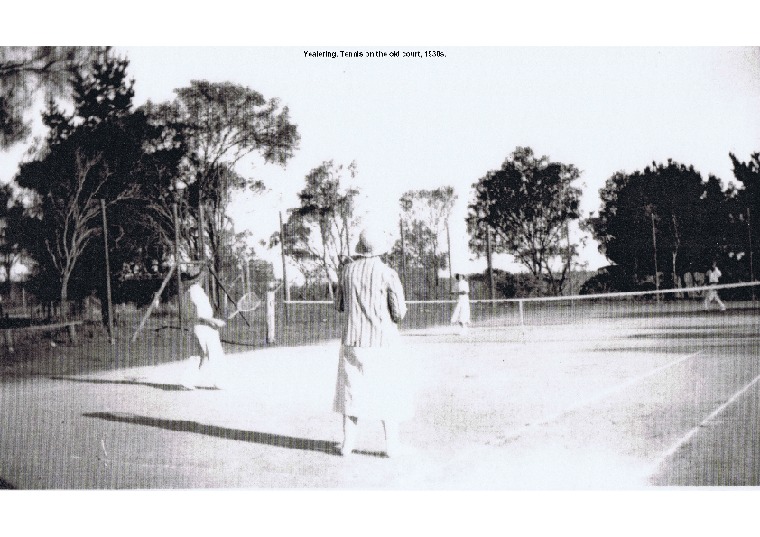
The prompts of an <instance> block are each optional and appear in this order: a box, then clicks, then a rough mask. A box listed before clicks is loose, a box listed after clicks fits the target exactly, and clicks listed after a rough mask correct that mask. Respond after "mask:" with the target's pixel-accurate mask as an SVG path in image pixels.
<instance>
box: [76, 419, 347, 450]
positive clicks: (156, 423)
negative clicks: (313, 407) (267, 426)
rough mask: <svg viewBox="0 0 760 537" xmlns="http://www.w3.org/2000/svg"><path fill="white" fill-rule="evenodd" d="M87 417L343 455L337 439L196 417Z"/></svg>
mask: <svg viewBox="0 0 760 537" xmlns="http://www.w3.org/2000/svg"><path fill="white" fill-rule="evenodd" d="M82 416H84V417H86V418H98V419H102V420H106V421H114V422H117V423H134V424H136V425H147V426H149V427H157V428H159V429H166V430H168V431H174V432H180V431H182V432H188V433H196V434H204V435H207V436H214V437H217V438H225V439H227V440H239V441H242V442H252V443H254V444H263V445H267V446H272V447H281V448H287V449H298V450H302V451H316V452H320V453H326V454H328V455H336V456H339V455H340V451H338V445H337V443H336V442H330V441H327V440H312V439H308V438H296V437H292V436H283V435H278V434H271V433H261V432H257V431H243V430H240V429H229V428H227V427H219V426H217V425H205V424H203V423H198V422H196V421H189V420H166V419H160V418H151V417H148V416H136V415H134V414H115V413H112V412H88V413H85V414H82Z"/></svg>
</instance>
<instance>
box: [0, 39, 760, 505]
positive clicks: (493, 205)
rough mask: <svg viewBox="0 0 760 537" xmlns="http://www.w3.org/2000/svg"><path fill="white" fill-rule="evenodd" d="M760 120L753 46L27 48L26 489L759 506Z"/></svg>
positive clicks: (7, 234)
mask: <svg viewBox="0 0 760 537" xmlns="http://www.w3.org/2000/svg"><path fill="white" fill-rule="evenodd" d="M42 41H44V42H47V40H41V42H42ZM758 117H760V48H758V47H752V46H665V45H663V46H461V45H457V46H443V45H432V44H431V45H430V46H418V45H414V46H403V45H398V44H394V45H382V46H358V45H356V44H353V43H351V44H347V45H345V46H340V45H329V46H322V45H289V46H264V45H261V46H210V45H208V46H206V45H203V46H164V45H162V46H152V45H151V46H84V45H80V46H37V45H26V46H17V45H2V46H0V201H1V202H2V203H0V230H2V233H1V234H0V261H1V265H0V333H1V334H0V335H1V337H0V432H1V434H0V488H4V489H7V490H6V491H4V492H3V494H13V492H12V491H13V490H59V491H104V490H122V489H129V490H143V491H144V490H163V491H166V490H194V491H197V490H220V489H221V490H256V491H266V490H278V491H283V490H285V491H296V490H297V491H304V490H309V491H324V490H331V491H652V490H671V489H673V488H678V489H689V490H695V489H697V488H710V489H715V488H725V489H727V490H739V489H745V488H747V487H756V486H758V485H760V440H759V439H760V436H759V434H760V433H758V419H759V418H760V413H759V411H758V400H760V362H758V356H760V335H759V329H760V302H759V301H760V281H758V275H760V121H758Z"/></svg>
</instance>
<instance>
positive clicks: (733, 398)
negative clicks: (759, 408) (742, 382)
mask: <svg viewBox="0 0 760 537" xmlns="http://www.w3.org/2000/svg"><path fill="white" fill-rule="evenodd" d="M758 381H760V375H758V376H756V377H755V378H753V379H752V380H751V381H750V383H749V384H747V385H746V386H744V387H743V388H742V389H741V390H739V391H738V392H736V393H735V394H734V395H732V396H731V397H730V398H729V399H728V400H727V401H726V402H725V403H723V404H722V405H720V406H719V407H718V408H716V409H715V410H713V411H712V412H711V413H710V415H709V416H707V417H706V418H705V419H704V420H702V421H701V422H700V423H699V425H697V426H696V427H694V428H693V429H691V430H690V431H689V432H688V433H686V434H685V435H683V436H682V437H681V438H680V439H679V440H678V441H677V442H676V443H675V444H673V445H672V446H671V447H670V448H669V449H668V450H667V451H665V452H663V453H662V454H661V455H660V456H659V457H658V458H657V459H656V460H655V462H654V464H653V468H654V469H655V470H656V469H657V468H658V467H659V466H660V465H661V464H662V463H663V462H665V459H667V458H668V457H670V456H671V455H673V454H674V453H675V452H676V451H678V450H679V449H680V448H681V447H682V446H683V445H684V444H686V443H687V442H688V441H689V440H691V438H692V437H693V436H694V435H695V434H697V432H699V430H700V429H701V428H702V427H704V426H705V425H706V424H707V422H709V421H711V420H712V419H713V418H715V416H717V415H718V414H720V413H721V412H723V411H724V410H725V409H726V408H727V407H729V406H730V405H732V404H733V403H734V401H736V400H737V399H738V398H739V397H741V396H742V394H744V392H746V391H747V390H749V389H750V388H751V387H752V386H754V385H755V384H757V383H758ZM653 473H654V472H653Z"/></svg>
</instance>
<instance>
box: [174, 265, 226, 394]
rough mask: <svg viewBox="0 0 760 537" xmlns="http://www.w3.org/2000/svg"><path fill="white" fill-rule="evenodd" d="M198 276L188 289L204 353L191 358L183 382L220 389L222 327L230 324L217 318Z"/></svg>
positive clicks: (191, 385) (190, 385) (195, 327)
mask: <svg viewBox="0 0 760 537" xmlns="http://www.w3.org/2000/svg"><path fill="white" fill-rule="evenodd" d="M198 277H199V276H198ZM198 277H196V279H195V281H193V283H192V284H191V285H190V287H189V288H188V290H187V295H188V298H189V299H190V303H191V304H192V309H193V318H194V322H195V325H194V326H193V334H195V339H196V341H197V343H198V347H199V348H200V353H201V354H200V356H191V357H190V363H189V364H188V369H187V372H186V374H185V376H184V378H183V380H182V385H183V386H184V387H185V388H186V389H188V390H194V389H195V388H196V387H198V386H203V387H212V388H216V389H219V381H218V378H217V372H218V369H219V367H220V366H221V362H222V360H223V359H224V349H223V348H222V342H221V340H220V338H219V329H220V328H222V327H224V326H225V325H226V324H227V323H225V322H224V321H223V320H221V319H217V318H215V317H214V308H213V307H211V301H210V300H209V298H208V295H206V292H205V291H204V290H203V287H201V285H200V282H199V281H198Z"/></svg>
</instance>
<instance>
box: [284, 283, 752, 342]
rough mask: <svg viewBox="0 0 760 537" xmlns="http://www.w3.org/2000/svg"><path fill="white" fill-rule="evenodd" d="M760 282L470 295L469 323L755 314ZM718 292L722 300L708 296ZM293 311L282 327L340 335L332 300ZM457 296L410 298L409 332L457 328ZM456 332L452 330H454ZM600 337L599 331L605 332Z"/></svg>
mask: <svg viewBox="0 0 760 537" xmlns="http://www.w3.org/2000/svg"><path fill="white" fill-rule="evenodd" d="M758 286H760V282H742V283H729V284H720V285H713V286H698V287H688V288H678V289H661V290H652V291H633V292H618V293H603V294H591V295H573V296H559V297H542V298H509V299H495V300H471V301H470V310H471V325H470V326H471V328H472V329H473V330H474V331H479V330H481V331H489V330H492V331H495V330H500V331H503V333H504V334H505V339H510V337H511V336H509V334H512V335H513V337H514V338H519V337H521V336H524V333H525V330H532V331H534V333H535V334H536V335H537V334H539V333H540V334H541V336H539V337H545V338H571V339H572V338H576V339H577V338H582V337H587V335H588V334H589V331H593V330H594V329H596V328H599V329H600V330H599V331H598V332H599V334H602V333H607V334H608V335H609V337H615V334H616V332H615V330H618V329H620V330H623V329H631V330H637V329H638V330H641V329H647V328H657V327H663V326H669V325H672V326H680V327H687V326H701V325H703V324H704V322H705V318H706V316H709V315H715V314H718V313H722V311H721V304H724V305H725V307H726V311H727V313H728V314H729V315H733V316H736V315H742V316H756V315H758V313H760V301H756V300H754V297H755V296H757V297H760V287H758ZM712 292H715V293H716V294H717V295H718V297H719V299H720V300H721V301H722V302H716V301H711V302H706V298H707V296H708V294H710V293H712ZM282 306H284V308H286V309H287V315H283V318H282V321H283V327H284V329H285V330H286V331H289V332H290V333H291V338H292V339H294V340H295V339H303V338H304V337H307V336H308V337H307V339H309V340H311V341H317V340H320V339H330V338H335V337H339V336H340V327H341V325H342V314H340V313H338V312H336V311H335V308H334V306H333V304H332V302H330V301H289V302H283V303H282ZM455 307H456V300H427V301H422V300H420V301H417V300H412V301H407V309H408V313H407V316H406V318H405V319H404V321H403V322H402V323H401V329H402V331H404V332H406V333H407V334H410V335H425V334H436V333H446V332H447V331H449V332H452V330H451V328H450V319H451V315H452V313H453V311H454V308H455ZM452 333H454V332H452ZM599 337H601V336H599Z"/></svg>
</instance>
